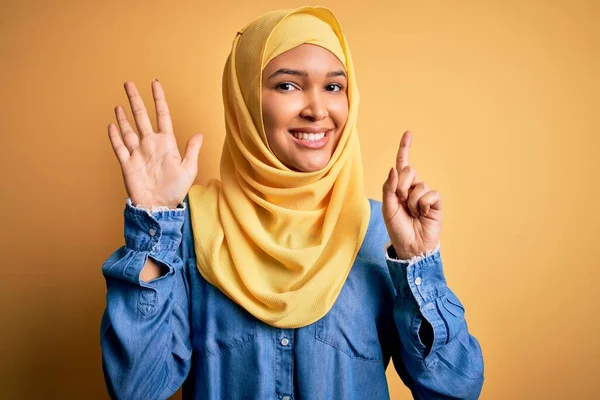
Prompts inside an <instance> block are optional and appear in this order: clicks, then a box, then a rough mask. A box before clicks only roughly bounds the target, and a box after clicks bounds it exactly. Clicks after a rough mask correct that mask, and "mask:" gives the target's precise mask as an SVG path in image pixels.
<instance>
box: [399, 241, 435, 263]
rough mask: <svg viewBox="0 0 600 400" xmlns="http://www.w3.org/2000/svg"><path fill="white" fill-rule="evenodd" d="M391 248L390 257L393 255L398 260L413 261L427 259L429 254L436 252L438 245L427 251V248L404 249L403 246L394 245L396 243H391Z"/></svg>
mask: <svg viewBox="0 0 600 400" xmlns="http://www.w3.org/2000/svg"><path fill="white" fill-rule="evenodd" d="M390 244H391V248H390V250H389V253H390V257H391V255H395V257H392V258H395V259H397V260H410V259H413V258H415V257H425V256H426V255H428V254H431V253H432V252H434V251H435V250H436V249H437V247H438V246H439V244H438V245H435V246H433V247H432V248H430V249H426V248H422V249H420V248H413V247H409V248H406V247H402V246H397V245H395V244H394V242H391V243H390Z"/></svg>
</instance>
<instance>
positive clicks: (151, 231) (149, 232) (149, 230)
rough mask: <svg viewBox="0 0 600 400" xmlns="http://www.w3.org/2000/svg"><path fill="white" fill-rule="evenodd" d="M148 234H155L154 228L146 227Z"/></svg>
mask: <svg viewBox="0 0 600 400" xmlns="http://www.w3.org/2000/svg"><path fill="white" fill-rule="evenodd" d="M148 235H150V236H154V235H156V229H154V228H150V229H148Z"/></svg>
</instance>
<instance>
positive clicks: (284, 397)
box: [281, 396, 290, 400]
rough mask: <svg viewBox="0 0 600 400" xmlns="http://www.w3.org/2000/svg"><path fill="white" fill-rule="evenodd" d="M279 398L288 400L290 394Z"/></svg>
mask: <svg viewBox="0 0 600 400" xmlns="http://www.w3.org/2000/svg"><path fill="white" fill-rule="evenodd" d="M281 400H290V396H283V397H282V398H281Z"/></svg>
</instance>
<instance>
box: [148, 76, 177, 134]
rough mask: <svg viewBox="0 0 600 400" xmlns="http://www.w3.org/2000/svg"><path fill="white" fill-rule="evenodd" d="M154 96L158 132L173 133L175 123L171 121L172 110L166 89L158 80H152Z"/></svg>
mask: <svg viewBox="0 0 600 400" xmlns="http://www.w3.org/2000/svg"><path fill="white" fill-rule="evenodd" d="M152 96H153V97H154V105H155V107H156V121H157V126H158V129H157V133H169V134H173V123H172V122H171V112H170V111H169V106H168V105H167V99H166V96H165V91H164V90H163V88H162V85H161V84H160V82H159V81H158V80H156V79H155V80H154V81H152Z"/></svg>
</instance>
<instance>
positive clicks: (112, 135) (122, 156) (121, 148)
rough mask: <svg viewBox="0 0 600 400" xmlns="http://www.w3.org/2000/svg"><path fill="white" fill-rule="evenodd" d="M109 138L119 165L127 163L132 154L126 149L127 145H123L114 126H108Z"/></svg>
mask: <svg viewBox="0 0 600 400" xmlns="http://www.w3.org/2000/svg"><path fill="white" fill-rule="evenodd" d="M108 138H109V139H110V144H111V145H112V148H113V151H114V152H115V155H116V156H117V159H118V160H119V163H121V164H123V163H125V162H126V161H127V160H128V159H129V156H130V153H129V150H127V148H126V147H125V144H123V140H122V139H121V135H120V134H119V131H118V130H117V127H116V126H115V125H114V124H109V125H108Z"/></svg>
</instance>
